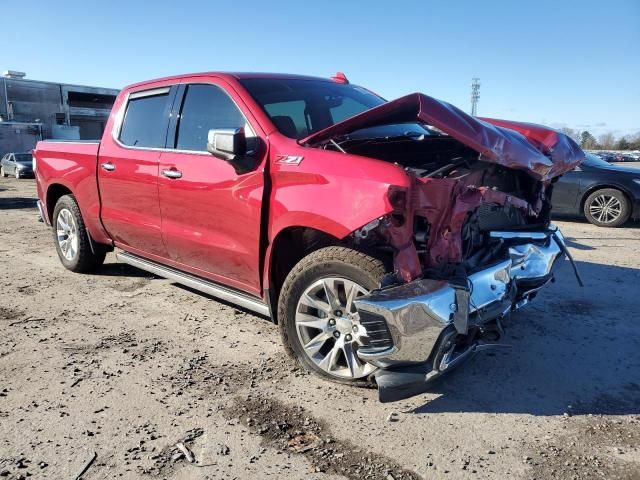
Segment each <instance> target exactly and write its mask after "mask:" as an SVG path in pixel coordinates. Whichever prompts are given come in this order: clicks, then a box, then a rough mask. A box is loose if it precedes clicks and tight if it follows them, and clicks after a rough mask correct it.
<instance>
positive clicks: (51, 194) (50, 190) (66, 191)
mask: <svg viewBox="0 0 640 480" xmlns="http://www.w3.org/2000/svg"><path fill="white" fill-rule="evenodd" d="M64 195H73V192H72V191H71V189H70V188H69V187H68V186H66V185H64V184H62V183H52V184H51V185H49V186H48V187H47V196H46V203H45V206H46V212H47V217H48V218H49V223H50V224H51V225H53V210H54V208H55V206H56V203H58V200H60V197H63V196H64Z"/></svg>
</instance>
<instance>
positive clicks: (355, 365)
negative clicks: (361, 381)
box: [342, 342, 362, 378]
mask: <svg viewBox="0 0 640 480" xmlns="http://www.w3.org/2000/svg"><path fill="white" fill-rule="evenodd" d="M342 353H343V354H344V358H345V361H346V362H347V368H348V369H349V373H350V374H351V376H352V377H353V378H357V377H359V376H360V375H359V373H360V372H361V370H362V368H361V367H362V364H361V363H360V359H359V358H358V356H357V355H356V352H355V349H354V348H353V344H352V343H348V342H347V343H345V344H344V345H343V346H342Z"/></svg>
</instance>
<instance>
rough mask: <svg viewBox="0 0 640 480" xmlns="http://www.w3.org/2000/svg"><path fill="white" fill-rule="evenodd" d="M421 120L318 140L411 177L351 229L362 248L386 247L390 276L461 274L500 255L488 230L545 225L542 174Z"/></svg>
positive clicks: (546, 184)
mask: <svg viewBox="0 0 640 480" xmlns="http://www.w3.org/2000/svg"><path fill="white" fill-rule="evenodd" d="M421 127H422V129H423V130H424V132H425V133H421V132H420V131H419V130H418V131H416V128H415V124H410V125H407V131H406V132H404V133H403V134H402V135H396V136H386V137H383V136H376V137H373V138H371V137H367V136H363V135H362V134H360V135H349V136H344V137H342V138H337V139H332V140H331V141H330V142H327V143H326V144H325V145H324V148H327V149H335V150H339V151H342V152H343V153H348V154H356V155H361V156H366V157H370V158H375V159H378V160H382V161H387V162H393V163H395V164H397V165H399V166H401V167H402V168H404V170H405V172H406V173H407V175H409V176H410V177H411V186H410V188H409V189H402V188H394V187H392V188H391V189H390V191H389V200H390V203H391V204H392V205H393V207H394V211H393V212H392V213H391V214H389V215H387V216H385V217H382V218H380V219H376V220H375V221H374V222H372V223H371V224H369V225H367V226H365V227H363V228H362V229H360V230H359V231H357V232H354V239H355V240H356V242H357V243H359V244H360V245H362V246H364V247H366V248H376V247H378V248H384V246H388V245H390V246H391V247H392V250H393V264H394V270H395V278H394V279H392V280H391V281H392V282H394V281H399V282H408V281H411V280H413V279H415V278H418V277H420V276H427V277H428V278H452V277H453V276H460V275H461V272H463V275H465V276H466V275H468V274H470V273H472V272H474V271H475V270H477V269H479V268H482V267H483V266H486V265H488V264H490V263H491V262H495V261H498V260H499V259H500V258H502V257H503V256H504V255H505V252H506V250H505V246H504V245H503V244H502V243H501V242H499V241H495V239H491V238H490V236H489V232H491V231H527V230H545V229H547V228H548V226H549V213H550V202H549V199H550V194H551V182H550V181H540V180H537V179H536V178H534V177H533V176H531V175H530V174H529V173H528V172H527V171H526V170H517V169H513V168H509V167H506V166H503V165H499V164H496V163H491V162H487V161H484V160H483V158H482V155H481V154H479V153H478V152H476V151H475V150H473V149H471V148H469V147H467V146H466V145H464V144H462V143H461V142H459V141H457V140H456V139H454V138H452V137H450V136H448V135H445V134H441V133H439V132H437V131H434V130H432V129H431V128H430V127H427V126H421Z"/></svg>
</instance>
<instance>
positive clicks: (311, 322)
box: [296, 312, 328, 330]
mask: <svg viewBox="0 0 640 480" xmlns="http://www.w3.org/2000/svg"><path fill="white" fill-rule="evenodd" d="M296 323H297V324H298V325H301V326H304V327H307V328H317V329H318V330H324V329H325V328H326V327H327V325H328V320H327V319H325V318H318V317H314V316H313V315H309V314H307V313H301V312H298V313H296Z"/></svg>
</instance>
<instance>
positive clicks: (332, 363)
mask: <svg viewBox="0 0 640 480" xmlns="http://www.w3.org/2000/svg"><path fill="white" fill-rule="evenodd" d="M339 354H340V348H338V346H337V345H334V346H333V348H332V349H331V350H329V353H327V354H326V355H325V356H324V358H323V359H322V360H320V362H318V366H319V367H320V368H322V369H323V370H324V371H325V372H329V373H330V372H331V371H332V370H335V367H336V364H337V360H338V355H339Z"/></svg>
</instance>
